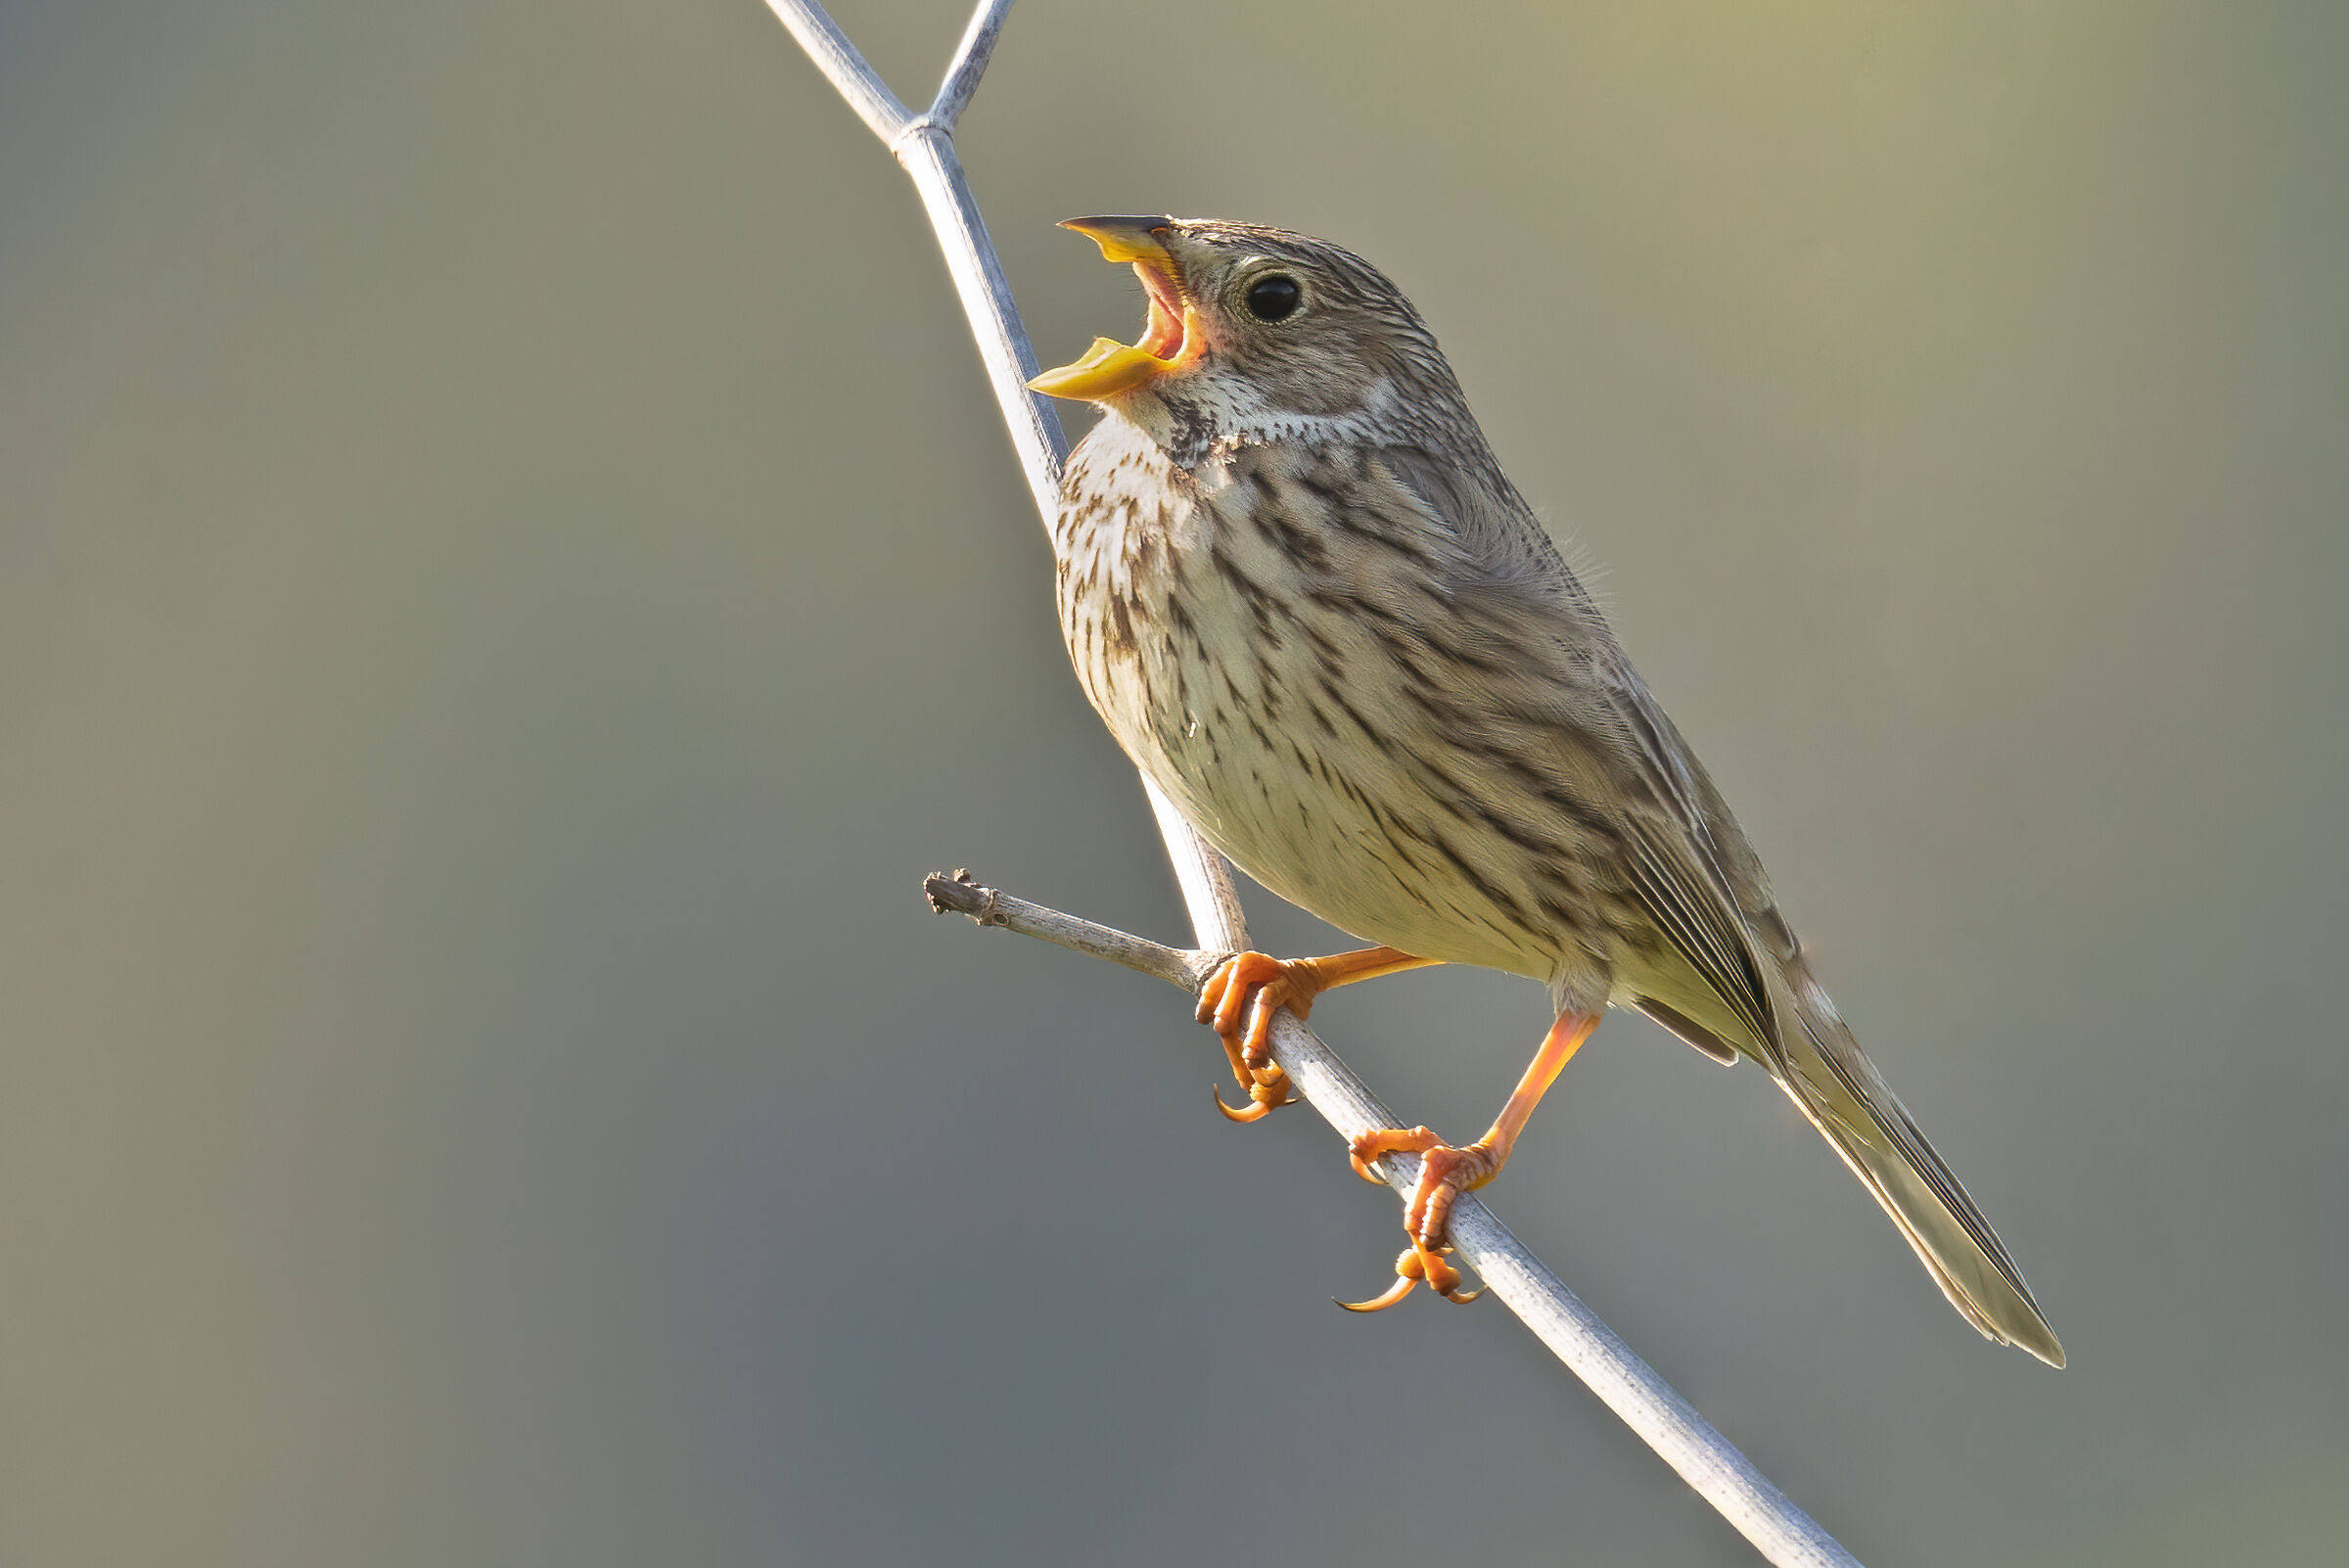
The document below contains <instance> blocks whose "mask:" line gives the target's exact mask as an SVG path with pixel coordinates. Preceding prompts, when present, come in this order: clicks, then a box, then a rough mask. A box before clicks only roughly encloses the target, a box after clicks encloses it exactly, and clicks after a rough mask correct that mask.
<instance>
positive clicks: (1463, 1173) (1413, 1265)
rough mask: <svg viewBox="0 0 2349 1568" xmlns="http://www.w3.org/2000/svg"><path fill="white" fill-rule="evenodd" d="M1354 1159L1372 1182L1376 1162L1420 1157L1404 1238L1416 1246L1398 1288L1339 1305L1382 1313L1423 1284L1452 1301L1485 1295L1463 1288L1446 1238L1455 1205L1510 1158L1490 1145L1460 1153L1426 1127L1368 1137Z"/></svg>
mask: <svg viewBox="0 0 2349 1568" xmlns="http://www.w3.org/2000/svg"><path fill="white" fill-rule="evenodd" d="M1351 1154H1352V1158H1353V1161H1354V1169H1355V1174H1356V1175H1358V1176H1360V1177H1361V1178H1362V1179H1363V1180H1365V1181H1372V1182H1376V1181H1379V1179H1380V1177H1379V1176H1378V1173H1377V1172H1375V1171H1373V1170H1371V1169H1370V1162H1371V1161H1373V1160H1376V1159H1380V1158H1382V1157H1383V1156H1386V1155H1389V1154H1416V1155H1418V1156H1419V1184H1418V1186H1416V1187H1414V1188H1413V1189H1412V1191H1411V1201H1410V1203H1409V1204H1408V1205H1407V1206H1405V1209H1404V1212H1403V1229H1404V1233H1405V1235H1407V1236H1408V1237H1410V1241H1411V1244H1410V1245H1409V1246H1408V1247H1406V1248H1405V1249H1404V1251H1403V1255H1402V1256H1401V1257H1399V1258H1397V1259H1396V1260H1395V1283H1394V1284H1392V1285H1389V1286H1388V1287H1387V1288H1386V1289H1385V1290H1384V1291H1383V1292H1381V1293H1380V1294H1378V1295H1377V1296H1374V1297H1372V1298H1371V1299H1370V1300H1368V1301H1342V1302H1340V1303H1338V1305H1339V1306H1341V1307H1343V1308H1345V1309H1346V1310H1347V1311H1348V1312H1350V1313H1375V1312H1380V1311H1383V1310H1385V1309H1386V1308H1389V1307H1392V1306H1394V1305H1395V1304H1396V1303H1397V1302H1399V1301H1401V1300H1403V1298H1404V1297H1405V1296H1407V1295H1409V1294H1410V1293H1411V1287H1412V1286H1413V1285H1415V1284H1417V1283H1418V1282H1419V1281H1420V1280H1422V1279H1424V1280H1426V1281H1427V1288H1428V1289H1430V1290H1432V1291H1434V1292H1435V1293H1436V1294H1437V1295H1439V1296H1442V1297H1444V1298H1445V1299H1446V1300H1447V1301H1456V1302H1459V1303H1461V1304H1462V1305H1465V1304H1467V1303H1469V1302H1472V1301H1474V1300H1476V1298H1477V1297H1479V1296H1481V1295H1483V1294H1484V1292H1483V1291H1481V1290H1462V1289H1461V1288H1460V1271H1459V1270H1458V1269H1457V1268H1453V1267H1452V1266H1451V1263H1450V1262H1449V1261H1448V1257H1447V1255H1448V1254H1450V1253H1451V1246H1450V1245H1448V1244H1447V1242H1446V1240H1445V1236H1446V1234H1447V1232H1449V1231H1450V1229H1451V1206H1452V1205H1453V1204H1455V1203H1457V1202H1459V1199H1460V1194H1461V1193H1463V1192H1473V1191H1475V1190H1476V1189H1477V1188H1478V1187H1481V1186H1483V1185H1484V1184H1485V1183H1486V1182H1488V1181H1490V1180H1492V1179H1493V1178H1494V1177H1495V1176H1498V1175H1499V1174H1500V1168H1501V1166H1502V1165H1503V1164H1505V1163H1506V1161H1507V1156H1506V1154H1502V1153H1497V1152H1496V1151H1495V1150H1494V1149H1493V1147H1492V1146H1491V1145H1490V1144H1487V1143H1484V1142H1477V1143H1471V1144H1469V1145H1468V1147H1466V1148H1464V1149H1455V1148H1453V1147H1452V1146H1451V1144H1449V1143H1447V1142H1445V1141H1444V1140H1443V1139H1442V1138H1439V1137H1437V1136H1436V1135H1435V1134H1434V1133H1433V1132H1430V1131H1429V1130H1427V1129H1426V1128H1423V1127H1415V1128H1411V1129H1409V1130H1405V1129H1403V1128H1398V1127H1391V1128H1384V1129H1381V1130H1378V1131H1376V1132H1365V1133H1363V1134H1362V1135H1361V1136H1360V1137H1359V1138H1356V1139H1355V1140H1354V1143H1353V1146H1352V1150H1351Z"/></svg>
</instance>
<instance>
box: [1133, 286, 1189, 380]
mask: <svg viewBox="0 0 2349 1568" xmlns="http://www.w3.org/2000/svg"><path fill="white" fill-rule="evenodd" d="M1133 275H1134V276H1135V277H1137V278H1140V279H1141V280H1142V288H1143V289H1144V290H1145V291H1146V292H1147V293H1148V294H1149V297H1150V319H1149V320H1148V321H1146V322H1145V323H1143V326H1142V335H1141V337H1139V338H1137V339H1135V340H1134V345H1133V346H1135V347H1136V348H1139V349H1140V350H1141V351H1142V352H1143V353H1146V354H1148V355H1149V356H1150V357H1151V358H1153V359H1160V360H1164V361H1166V362H1167V363H1169V364H1173V363H1174V361H1175V360H1176V359H1179V358H1181V357H1182V351H1183V349H1184V348H1185V347H1187V346H1188V345H1187V344H1186V343H1185V342H1184V341H1183V339H1184V334H1183V308H1182V294H1181V291H1180V290H1178V289H1176V288H1175V286H1174V279H1173V278H1171V277H1169V276H1168V275H1167V273H1166V271H1165V269H1163V268H1160V267H1155V266H1152V265H1151V264H1150V263H1149V262H1147V261H1136V262H1135V263H1134V264H1133Z"/></svg>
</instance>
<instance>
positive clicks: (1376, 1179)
mask: <svg viewBox="0 0 2349 1568" xmlns="http://www.w3.org/2000/svg"><path fill="white" fill-rule="evenodd" d="M1346 1158H1347V1160H1348V1162H1349V1163H1351V1164H1352V1165H1353V1166H1354V1174H1355V1175H1356V1176H1360V1177H1361V1178H1362V1179H1363V1180H1364V1181H1367V1182H1369V1183H1370V1184H1371V1185H1372V1186H1374V1187H1383V1186H1385V1185H1386V1184H1387V1178H1386V1177H1385V1176H1380V1175H1379V1174H1378V1173H1377V1172H1376V1171H1373V1170H1371V1169H1370V1165H1369V1162H1368V1161H1366V1160H1364V1159H1363V1158H1362V1157H1361V1156H1360V1155H1359V1154H1354V1153H1349V1154H1348V1155H1347V1156H1346ZM1338 1305H1339V1306H1341V1307H1343V1306H1344V1305H1346V1304H1345V1303H1344V1302H1340V1303H1339V1304H1338Z"/></svg>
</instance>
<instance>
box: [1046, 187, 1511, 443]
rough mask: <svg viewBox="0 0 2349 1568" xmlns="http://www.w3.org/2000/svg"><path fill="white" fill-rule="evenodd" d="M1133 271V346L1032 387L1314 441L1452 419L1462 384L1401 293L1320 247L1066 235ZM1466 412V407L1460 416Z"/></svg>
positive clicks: (1132, 230)
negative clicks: (1140, 308) (1138, 287)
mask: <svg viewBox="0 0 2349 1568" xmlns="http://www.w3.org/2000/svg"><path fill="white" fill-rule="evenodd" d="M1061 227H1062V228H1065V229H1075V230H1076V231H1077V232H1078V233H1080V234H1082V235H1084V236H1085V237H1086V238H1088V239H1090V240H1092V241H1093V242H1094V243H1095V244H1096V245H1098V246H1100V247H1101V254H1102V256H1103V257H1104V258H1106V259H1108V260H1111V261H1130V262H1132V263H1133V270H1134V273H1135V274H1136V275H1137V276H1138V277H1139V278H1140V279H1141V280H1142V288H1143V290H1144V291H1145V293H1146V294H1147V296H1148V299H1149V318H1148V320H1147V322H1146V323H1145V325H1144V327H1143V329H1142V335H1141V337H1140V338H1139V339H1137V340H1136V341H1135V342H1133V343H1132V344H1130V345H1128V344H1122V343H1118V342H1116V341H1114V340H1112V339H1108V338H1096V339H1095V340H1094V341H1093V346H1092V347H1091V348H1090V349H1088V350H1087V351H1086V352H1085V354H1084V356H1083V357H1082V358H1081V359H1079V360H1077V361H1076V362H1075V363H1073V364H1068V365H1063V366H1061V367H1060V368H1059V369H1057V370H1047V371H1045V372H1044V373H1043V374H1042V375H1040V376H1038V377H1036V379H1035V380H1034V381H1031V382H1030V383H1029V384H1028V385H1029V386H1030V387H1032V388H1034V389H1035V390H1036V391H1037V392H1046V393H1049V394H1050V395H1052V396H1054V397H1070V398H1077V399H1081V400H1082V401H1086V402H1092V403H1098V404H1100V405H1102V406H1104V407H1106V408H1108V409H1110V410H1111V411H1113V412H1115V413H1118V414H1121V415H1124V416H1125V417H1126V418H1128V419H1130V420H1132V421H1133V422H1134V423H1136V424H1138V425H1141V426H1143V427H1144V428H1145V429H1150V430H1152V431H1153V432H1154V434H1160V435H1161V436H1162V438H1163V437H1164V435H1165V433H1166V431H1167V430H1168V429H1174V430H1196V429H1198V428H1200V427H1201V426H1202V425H1204V426H1205V427H1206V428H1208V429H1212V430H1213V431H1214V432H1216V433H1217V434H1218V435H1221V436H1236V437H1241V438H1258V439H1279V438H1307V439H1311V438H1313V436H1314V435H1315V434H1316V433H1317V432H1324V431H1326V432H1331V433H1333V434H1336V433H1345V434H1352V435H1357V436H1359V435H1367V434H1369V433H1370V427H1375V426H1379V425H1386V424H1390V423H1393V422H1394V421H1396V420H1397V419H1399V418H1400V419H1402V420H1404V421H1405V422H1406V423H1407V422H1410V421H1411V420H1412V418H1413V416H1414V415H1416V416H1418V417H1422V418H1423V417H1425V416H1426V415H1428V414H1430V413H1439V414H1440V413H1449V412H1450V410H1451V407H1453V406H1456V405H1457V403H1458V401H1459V389H1458V385H1457V384H1456V383H1455V382H1454V381H1453V380H1452V376H1451V369H1450V367H1449V366H1447V365H1446V364H1445V362H1444V355H1443V353H1442V351H1441V350H1439V349H1438V348H1437V346H1436V341H1435V338H1434V337H1433V336H1432V335H1431V334H1430V333H1429V332H1428V330H1427V327H1426V325H1425V324H1424V323H1423V322H1421V321H1420V319H1419V314H1418V312H1417V311H1415V310H1413V309H1412V308H1411V304H1410V301H1409V300H1406V299H1405V298H1404V296H1403V292H1402V291H1401V290H1399V289H1397V288H1396V287H1395V285H1394V284H1392V283H1390V282H1388V281H1387V279H1386V277H1385V276H1384V275H1383V274H1381V273H1380V272H1379V271H1378V270H1377V269H1376V268H1375V267H1373V266H1371V265H1370V264H1369V263H1368V262H1366V261H1364V260H1362V259H1361V258H1360V257H1359V256H1357V255H1355V254H1352V253H1351V252H1348V251H1344V250H1341V249H1339V248H1338V247H1337V246H1334V245H1331V244H1329V243H1328V242H1327V241H1324V240H1315V239H1312V238H1309V237H1308V236H1306V235H1302V234H1291V233H1288V232H1286V231H1284V230H1281V229H1267V228H1260V227H1258V226H1257V225H1255V224H1250V223H1226V222H1220V221H1215V220H1211V219H1203V218H1173V217H1086V218H1071V219H1069V220H1068V221H1067V222H1066V223H1063V224H1062V225H1061ZM1463 412H1464V411H1463Z"/></svg>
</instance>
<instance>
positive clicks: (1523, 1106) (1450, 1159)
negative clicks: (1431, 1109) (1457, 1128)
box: [1338, 1013, 1598, 1313]
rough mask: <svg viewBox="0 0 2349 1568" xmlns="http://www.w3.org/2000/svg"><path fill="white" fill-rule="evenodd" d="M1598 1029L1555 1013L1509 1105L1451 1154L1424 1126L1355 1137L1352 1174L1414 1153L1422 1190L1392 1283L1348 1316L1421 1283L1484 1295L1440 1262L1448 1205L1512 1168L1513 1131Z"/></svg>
mask: <svg viewBox="0 0 2349 1568" xmlns="http://www.w3.org/2000/svg"><path fill="white" fill-rule="evenodd" d="M1597 1027H1598V1014H1596V1013H1560V1014H1559V1015H1558V1021H1557V1022H1556V1023H1554V1024H1552V1025H1550V1026H1549V1033H1548V1034H1547V1035H1545V1036H1543V1038H1542V1048H1541V1049H1540V1050H1538V1051H1536V1052H1534V1060H1533V1063H1532V1065H1530V1066H1528V1067H1527V1068H1526V1070H1525V1077H1523V1078H1521V1079H1519V1080H1518V1081H1517V1090H1516V1092H1515V1093H1513V1094H1511V1095H1510V1096H1509V1103H1508V1104H1506V1105H1504V1106H1502V1107H1501V1108H1500V1115H1499V1116H1498V1117H1497V1118H1495V1120H1494V1123H1493V1126H1492V1128H1491V1129H1490V1130H1488V1131H1487V1132H1486V1133H1485V1135H1484V1136H1483V1137H1481V1138H1478V1139H1477V1140H1476V1141H1475V1142H1474V1143H1471V1144H1469V1145H1468V1146H1467V1147H1466V1148H1464V1149H1455V1148H1453V1147H1452V1146H1451V1144H1449V1143H1446V1142H1445V1141H1444V1140H1443V1139H1442V1138H1439V1137H1437V1136H1436V1135H1435V1134H1434V1133H1433V1132H1430V1131H1429V1130H1427V1129H1425V1128H1423V1127H1415V1128H1411V1129H1409V1130H1405V1129H1403V1128H1385V1129H1382V1130H1379V1131H1376V1132H1365V1133H1363V1134H1362V1135H1361V1136H1360V1137H1359V1138H1356V1139H1355V1140H1354V1147H1353V1157H1354V1169H1355V1171H1356V1173H1357V1174H1359V1176H1361V1177H1362V1179H1363V1180H1365V1181H1376V1180H1378V1179H1379V1177H1378V1176H1377V1175H1376V1174H1374V1173H1373V1172H1372V1171H1371V1169H1370V1162H1371V1161H1373V1160H1376V1159H1378V1158H1380V1157H1381V1156H1382V1155H1388V1154H1416V1155H1418V1156H1419V1185H1418V1186H1417V1187H1416V1188H1414V1189H1413V1191H1412V1193H1411V1201H1410V1203H1409V1204H1408V1205H1407V1206H1406V1207H1405V1209H1404V1212H1403V1228H1404V1231H1405V1234H1407V1235H1408V1236H1409V1237H1410V1238H1411V1244H1410V1246H1409V1247H1407V1248H1405V1250H1404V1254H1403V1256H1402V1257H1400V1258H1398V1259H1396V1260H1395V1276H1396V1277H1395V1283H1394V1284H1392V1285H1390V1286H1388V1287H1387V1289H1386V1291H1385V1292H1384V1293H1383V1294H1381V1295H1379V1296H1376V1297H1374V1298H1372V1299H1371V1300H1369V1301H1363V1302H1343V1301H1342V1302H1340V1303H1338V1305H1339V1306H1341V1307H1343V1308H1345V1309H1346V1310H1347V1311H1349V1312H1357V1313H1374V1312H1377V1311H1379V1310H1380V1309H1381V1308H1385V1307H1392V1306H1394V1305H1395V1303H1397V1302H1399V1301H1401V1300H1403V1298H1404V1297H1405V1296H1407V1295H1409V1294H1410V1293H1411V1286H1412V1285H1413V1284H1415V1283H1417V1282H1418V1281H1419V1280H1422V1279H1424V1280H1426V1281H1427V1288H1428V1289H1430V1290H1432V1291H1435V1292H1436V1293H1437V1294H1439V1295H1442V1296H1445V1297H1448V1298H1449V1299H1451V1300H1452V1301H1457V1302H1469V1301H1474V1300H1475V1299H1476V1298H1477V1297H1479V1296H1481V1295H1483V1294H1484V1292H1483V1291H1481V1290H1469V1291H1463V1290H1461V1289H1460V1271H1459V1270H1458V1269H1457V1268H1453V1267H1452V1266H1451V1264H1450V1263H1449V1262H1447V1261H1446V1260H1445V1257H1444V1255H1445V1254H1446V1253H1448V1252H1450V1251H1451V1247H1449V1246H1447V1245H1446V1244H1445V1240H1444V1237H1445V1233H1446V1231H1448V1230H1449V1229H1450V1228H1451V1206H1452V1205H1453V1204H1455V1203H1457V1202H1458V1201H1459V1198H1460V1194H1461V1193H1463V1192H1474V1191H1475V1190H1476V1189H1477V1188H1478V1187H1481V1186H1483V1185H1484V1184H1485V1183H1486V1182H1488V1181H1490V1180H1492V1179H1493V1178H1494V1177H1495V1176H1498V1175H1500V1171H1501V1167H1503V1166H1505V1165H1507V1164H1508V1163H1509V1150H1510V1149H1511V1148H1513V1147H1514V1146H1515V1145H1516V1142H1517V1134H1518V1133H1519V1132H1522V1131H1523V1130H1525V1124H1526V1121H1527V1119H1528V1118H1530V1117H1531V1116H1532V1115H1533V1114H1534V1107H1535V1106H1537V1105H1539V1104H1541V1103H1542V1096H1543V1094H1545V1093H1547V1092H1548V1091H1549V1085H1550V1084H1553V1083H1555V1082H1556V1081H1557V1077H1558V1071H1559V1069H1561V1068H1563V1067H1564V1066H1565V1065H1566V1062H1567V1059H1568V1058H1569V1057H1571V1056H1573V1055H1574V1053H1575V1052H1576V1051H1578V1050H1580V1049H1581V1048H1582V1044H1583V1041H1585V1040H1587V1039H1589V1038H1590V1032H1591V1031H1592V1030H1594V1029H1596V1028H1597Z"/></svg>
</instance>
